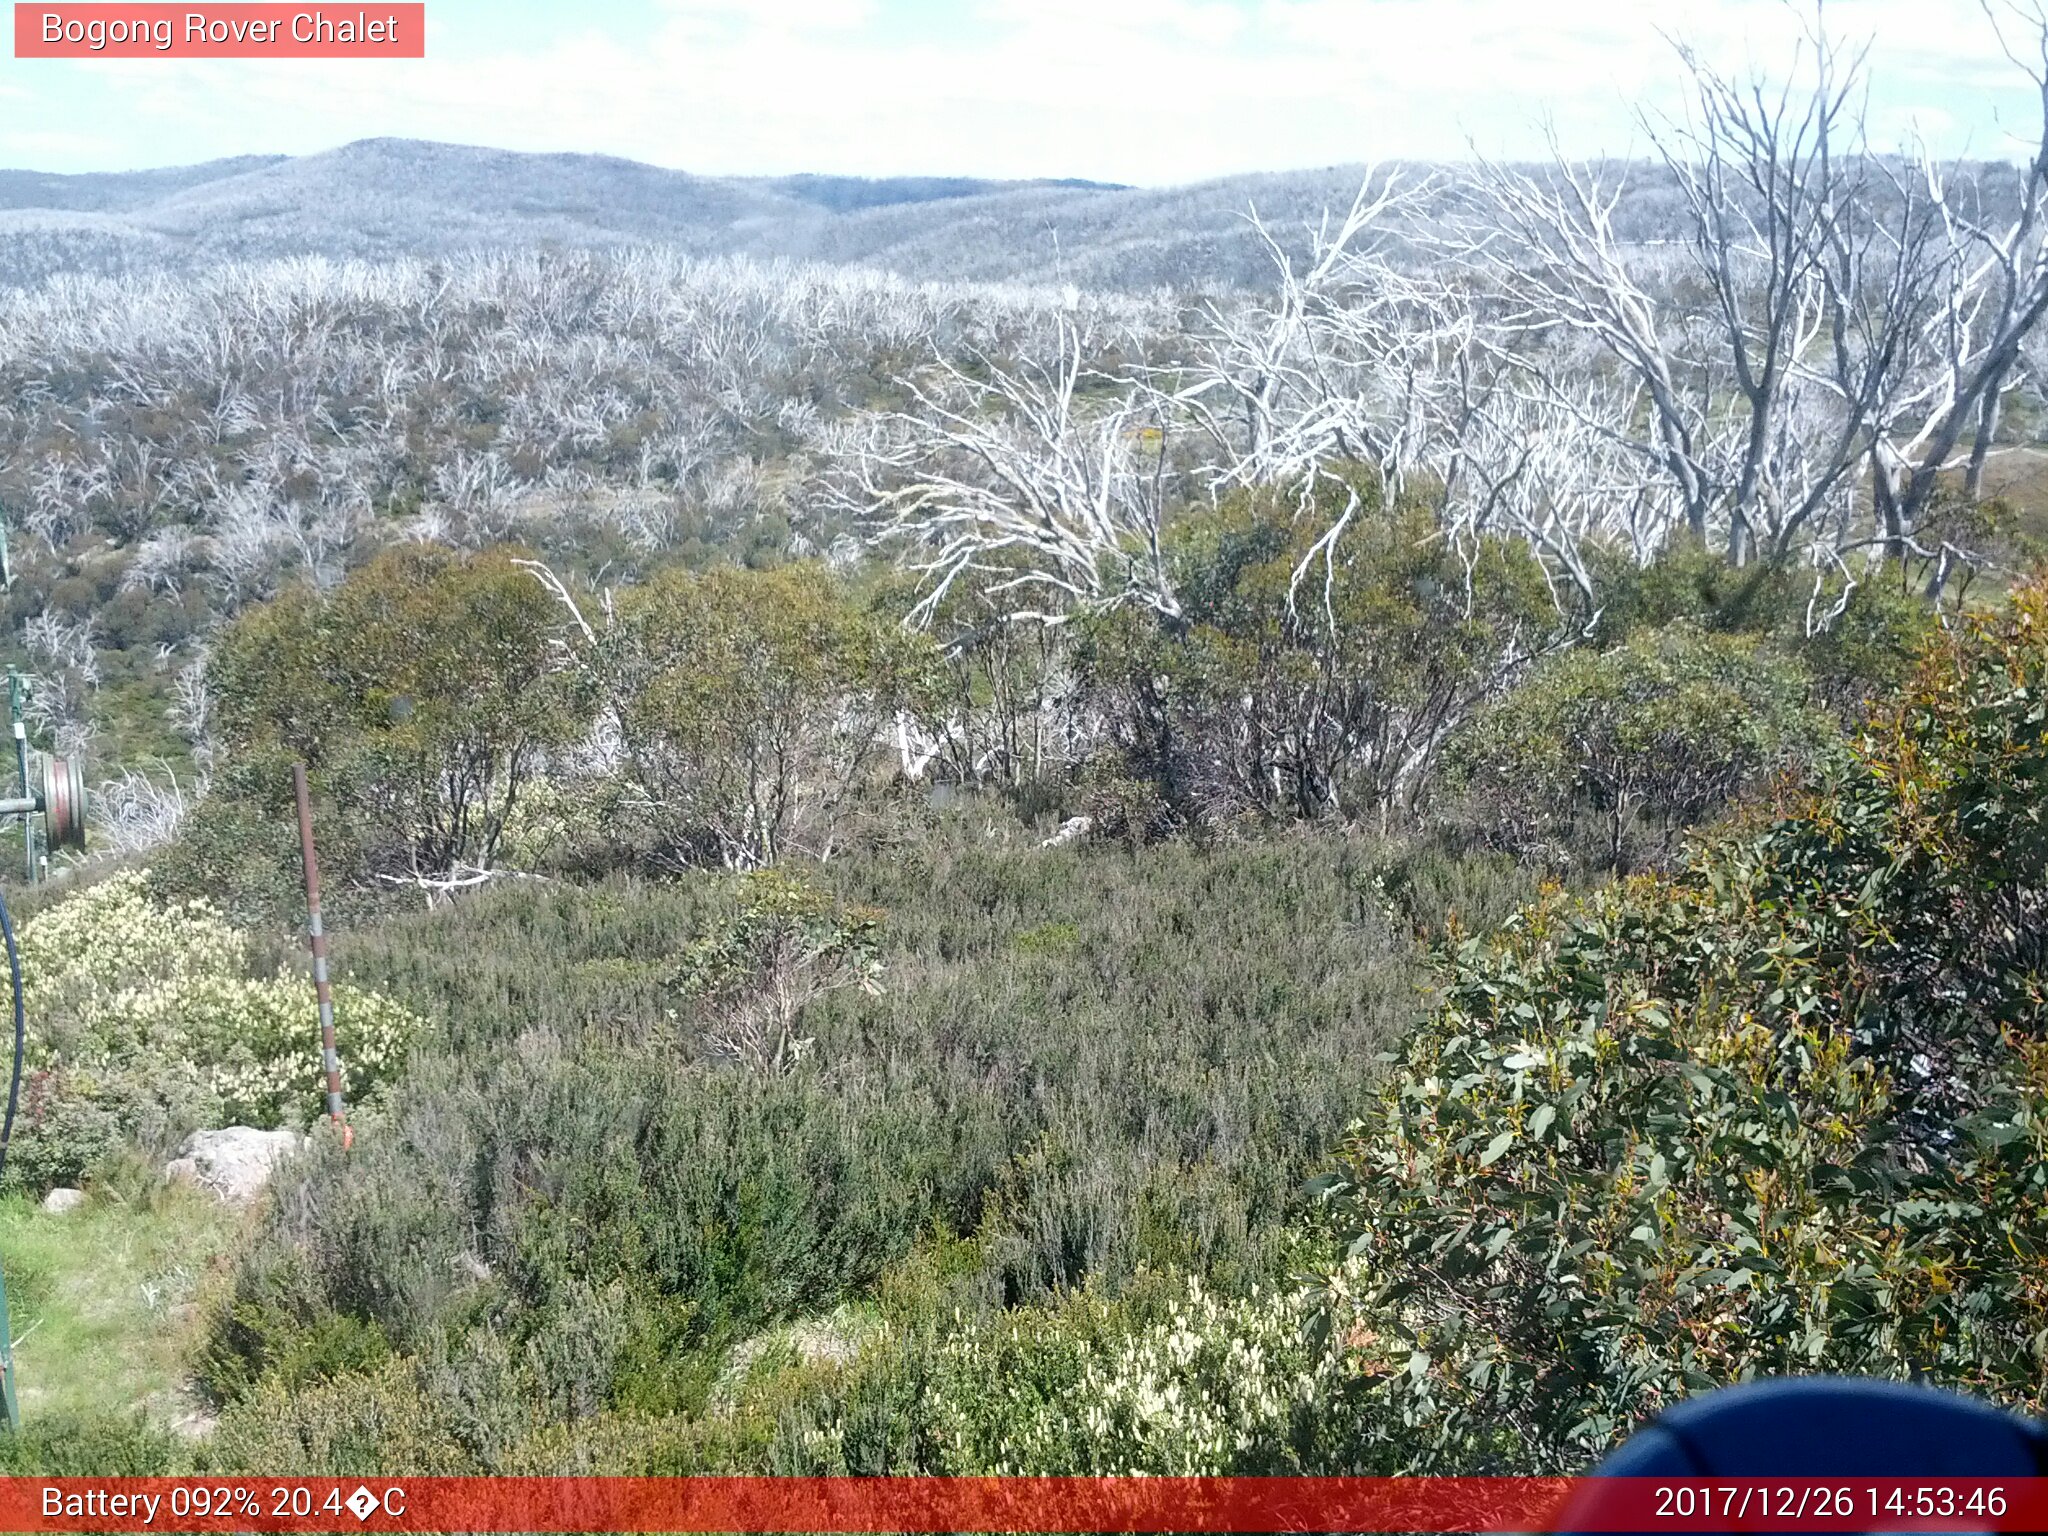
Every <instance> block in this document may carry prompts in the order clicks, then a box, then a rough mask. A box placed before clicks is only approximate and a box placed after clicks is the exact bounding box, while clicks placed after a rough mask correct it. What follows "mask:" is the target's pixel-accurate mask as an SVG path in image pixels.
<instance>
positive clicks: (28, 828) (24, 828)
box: [7, 667, 36, 885]
mask: <svg viewBox="0 0 2048 1536" xmlns="http://www.w3.org/2000/svg"><path fill="white" fill-rule="evenodd" d="M22 694H23V689H22V685H21V674H20V673H19V672H17V671H15V670H14V668H12V667H9V668H8V669H7V707H8V709H9V710H10V711H11V712H12V713H13V716H14V761H15V765H16V767H17V768H18V769H19V770H20V773H21V798H22V799H24V800H27V799H28V798H29V793H28V726H27V725H26V724H25V723H24V722H23V720H22ZM21 858H22V863H23V865H24V866H25V868H26V872H27V875H28V883H29V884H30V885H34V884H35V883H36V834H35V826H34V824H33V823H32V822H31V821H30V820H29V819H28V817H26V816H24V817H22V819H21Z"/></svg>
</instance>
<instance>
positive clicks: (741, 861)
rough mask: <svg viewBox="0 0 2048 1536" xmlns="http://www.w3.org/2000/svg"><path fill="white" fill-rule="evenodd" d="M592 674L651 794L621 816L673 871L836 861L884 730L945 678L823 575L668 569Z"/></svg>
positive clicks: (634, 774)
mask: <svg viewBox="0 0 2048 1536" xmlns="http://www.w3.org/2000/svg"><path fill="white" fill-rule="evenodd" d="M589 661H590V666H591V668H592V669H593V671H594V673H595V675H596V677H597V678H598V680H599V685H600V688H601V691H602V694H603V697H604V698H605V700H606V701H607V703H608V705H609V707H610V709H611V710H612V712H613V715H614V717H615V718H616V719H617V721H618V724H619V728H620V733H621V737H622V740H623V745H624V748H625V755H626V765H625V775H626V777H627V778H628V779H629V780H630V781H631V783H632V784H633V785H634V786H635V788H636V789H637V790H638V791H639V793H638V794H637V795H635V796H632V797H631V798H630V800H629V801H627V802H625V803H624V809H623V814H624V815H625V817H626V819H627V821H628V822H629V823H637V824H638V825H639V827H640V828H641V830H642V831H643V832H644V835H645V836H646V838H647V839H648V841H649V845H650V847H651V849H652V852H653V854H654V856H655V858H656V859H657V861H658V862H660V863H662V864H665V865H667V866H668V867H670V868H691V867H698V866H704V865H710V866H713V867H719V866H723V867H727V868H741V869H744V868H751V867H753V866H755V865H760V864H767V863H772V862H773V861H774V860H775V859H777V858H779V857H781V856H782V855H784V854H785V853H790V852H808V853H812V854H815V855H819V856H824V855H827V854H829V853H830V852H831V851H832V850H833V849H834V847H835V846H836V844H837V841H838V837H837V834H838V831H839V828H838V818H839V814H840V812H841V810H842V808H843V807H844V806H845V805H846V804H847V803H848V802H849V800H850V799H851V798H852V796H853V794H854V792H855V791H856V790H857V789H859V788H862V787H864V786H865V784H866V781H867V779H868V778H869V776H870V775H871V774H873V773H874V772H875V771H876V763H877V752H876V743H877V740H878V738H879V736H880V733H881V729H882V727H883V725H885V724H886V723H887V722H888V721H890V720H892V719H894V718H895V717H897V716H898V715H899V714H900V713H904V712H911V713H915V712H917V711H918V710H920V709H921V708H922V707H923V706H924V703H925V701H926V700H927V699H928V698H930V697H931V696H932V690H933V689H934V687H935V686H936V683H937V668H938V654H937V651H936V649H935V648H934V647H933V646H932V645H931V644H930V642H929V641H927V640H925V639H924V638H923V637H922V636H918V635H914V634H912V633H910V632H908V631H906V630H905V629H904V628H903V627H902V626H901V625H900V624H898V623H897V622H896V621H895V620H893V619H891V618H889V617H887V616H886V615H881V614H876V613H871V612H869V611H867V610H865V609H863V608H862V607H860V606H859V605H857V604H856V603H855V602H854V601H853V599H852V597H851V596H850V595H849V594H848V592H847V591H846V590H845V588H844V587H843V586H842V585H841V584H840V583H839V582H838V581H837V580H836V579H834V578H833V577H832V576H831V575H830V574H829V573H828V572H826V571H824V570H823V569H821V568H819V567H815V566H791V567H786V568H784V569H780V570H774V571H746V570H734V569H724V570H716V571H712V572H711V573H709V574H708V575H703V576H698V575H693V574H691V573H690V572H688V571H683V570H677V569H671V570H666V571H663V572H662V573H660V574H659V575H657V576H656V577H654V578H653V579H652V580H651V581H648V582H646V583H644V584H643V585H641V586H638V587H635V588H632V589H631V590H629V591H628V592H626V593H625V594H624V595H623V597H622V598H621V600H620V604H619V612H618V619H617V622H616V623H614V624H613V625H612V626H611V627H610V628H609V629H607V630H606V631H604V632H603V633H602V634H601V635H600V636H598V638H597V640H596V641H595V642H594V644H593V646H592V651H591V655H590V658H589Z"/></svg>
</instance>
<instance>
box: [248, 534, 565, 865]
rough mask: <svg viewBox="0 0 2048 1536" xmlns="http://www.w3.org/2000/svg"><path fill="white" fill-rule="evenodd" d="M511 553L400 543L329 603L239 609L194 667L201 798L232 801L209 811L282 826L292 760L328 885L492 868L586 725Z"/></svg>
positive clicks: (531, 588) (551, 616) (537, 601)
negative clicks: (200, 721)
mask: <svg viewBox="0 0 2048 1536" xmlns="http://www.w3.org/2000/svg"><path fill="white" fill-rule="evenodd" d="M522 554H523V552H522V551H520V550H518V549H517V548H510V547H507V548H499V549H492V550H487V551H484V552H482V553H479V554H474V555H459V554H456V553H453V552H451V551H448V550H443V549H439V548H436V547H434V546H431V545H426V544H405V545H401V546H398V547H396V548H393V549H389V550H386V551H385V552H384V553H383V554H381V555H379V556H378V557H377V558H376V559H375V560H373V561H371V562H370V563H369V564H368V565H366V566H364V567H362V568H361V569H359V570H356V571H354V572H351V573H350V575H349V577H348V578H347V579H346V580H345V581H343V582H342V584H341V585H340V586H339V587H338V588H337V589H336V590H335V591H334V592H333V593H332V594H331V595H329V596H324V597H323V596H318V595H316V594H314V593H312V592H311V591H308V590H305V589H297V590H294V591H291V592H288V593H286V594H285V595H283V596H281V597H279V598H277V599H275V600H274V601H272V602H270V603H267V604H265V605H263V606H261V607H258V608H253V609H250V610H249V611H247V612H245V613H244V614H243V615H242V616H241V617H240V618H239V619H237V620H236V622H235V623H234V624H233V625H232V626H231V627H230V628H229V629H228V630H227V631H226V633H225V634H223V635H222V637H221V639H220V641H219V643H218V644H217V645H216V646H215V648H214V650H213V653H212V656H211V658H210V660H209V662H208V666H207V680H208V683H209V685H210V686H211V687H212V689H213V690H214V692H215V694H216V696H217V711H216V712H217V715H218V728H219V734H220V737H221V745H222V750H223V753H224V755H225V758H226V765H225V770H226V771H224V772H223V774H222V775H221V776H220V778H219V779H218V780H217V782H216V784H215V786H214V789H213V792H212V794H211V795H210V796H209V797H208V798H209V800H214V799H224V800H228V801H231V802H232V803H231V804H224V805H223V806H221V807H219V808H218V809H216V810H214V811H212V812H211V817H212V818H213V819H219V818H222V817H228V816H233V815H236V814H239V815H240V816H241V817H242V818H243V819H248V818H252V817H253V818H256V819H259V820H261V821H263V822H264V823H266V824H268V825H281V826H283V827H286V828H288V827H289V826H290V824H291V819H292V814H293V813H292V789H291V783H292V781H291V774H290V765H291V763H292V761H293V760H294V759H297V760H299V761H302V762H304V763H305V764H306V765H307V769H308V773H309V776H310V777H311V779H312V780H313V785H314V788H315V791H316V793H317V795H318V798H319V800H320V819H321V822H322V826H321V827H320V829H319V830H320V833H321V836H320V846H321V849H322V851H323V853H324V854H325V855H326V862H327V865H328V868H329V870H330V872H331V876H332V877H333V881H334V883H335V884H337V885H339V884H341V883H343V881H344V880H345V879H363V880H366V881H367V880H374V879H383V880H387V881H396V882H408V881H413V880H418V879H428V880H432V879H436V878H439V877H442V876H445V875H448V874H449V873H451V872H462V871H466V870H473V869H490V868H492V867H494V866H495V865H496V863H497V862H498V860H499V857H500V855H501V853H502V851H503V846H504V840H505V837H506V833H507V828H508V826H510V825H512V824H513V822H514V817H515V815H516V813H517V811H518V808H519V800H520V796H521V794H522V793H523V792H524V791H525V789H526V788H527V786H528V784H529V783H530V781H531V780H533V779H534V778H535V777H536V775H537V773H538V770H539V769H540V767H541V764H542V760H543V759H544V757H545V755H546V754H547V752H548V751H549V750H550V749H552V748H558V747H561V746H563V745H565V744H567V743H568V742H570V741H573V740H574V739H576V738H577V737H578V736H579V735H580V734H582V733H583V731H584V730H585V729H586V728H587V723H588V722H587V712H586V711H585V709H584V707H583V705H582V703H581V702H580V701H579V700H577V698H576V697H575V696H574V690H573V689H572V688H571V687H570V684H569V679H568V677H567V676H566V674H565V673H564V672H563V671H562V669H561V668H560V667H558V666H557V664H556V662H557V657H556V651H555V644H554V636H555V631H556V629H557V627H558V626H559V624H560V623H561V618H562V615H561V613H560V612H559V610H558V608H557V606H556V604H555V601H554V599H553V598H551V597H550V596H549V595H548V594H547V592H546V591H545V590H544V589H543V587H542V586H541V584H540V583H539V582H538V581H537V580H535V579H534V577H533V575H532V574H531V573H530V572H528V571H527V570H525V569H522V568H521V567H520V565H519V563H518V562H519V560H520V558H521V557H522ZM272 835H273V838H275V842H274V844H273V846H274V847H275V848H277V849H279V850H281V849H282V848H283V847H284V846H285V839H284V838H283V837H282V835H280V834H277V833H273V834H272ZM253 873H254V872H253V871H252V874H253Z"/></svg>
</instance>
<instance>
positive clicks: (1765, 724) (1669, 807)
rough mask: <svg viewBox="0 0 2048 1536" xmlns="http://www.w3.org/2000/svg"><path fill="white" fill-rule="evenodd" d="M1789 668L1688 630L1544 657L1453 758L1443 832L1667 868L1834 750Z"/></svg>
mask: <svg viewBox="0 0 2048 1536" xmlns="http://www.w3.org/2000/svg"><path fill="white" fill-rule="evenodd" d="M1808 691H1809V684H1808V680H1807V677H1806V674H1805V672H1804V671H1803V669H1801V668H1800V667H1799V665H1798V664H1797V663H1796V662H1792V661H1789V660H1787V659H1785V658H1783V657H1779V656H1774V655H1771V654H1770V653H1768V652H1765V651H1762V650H1761V649H1759V647H1758V644H1757V642H1755V641H1754V640H1751V639H1748V638H1745V637H1741V636H1734V635H1714V634H1708V633H1703V632H1701V631H1698V630H1694V629H1691V628H1688V627H1686V626H1683V625H1675V626H1673V627H1671V628H1668V629H1664V630H1658V631H1654V632H1648V633H1644V634H1639V635H1637V636H1635V637H1633V638H1632V639H1630V640H1629V641H1627V642H1626V643H1624V644H1622V645H1620V646H1617V647H1616V648H1614V649H1613V650H1608V651H1595V650H1576V651H1571V652H1568V653H1566V654H1564V655H1562V656H1557V657H1553V658H1552V659H1550V660H1549V661H1547V662H1545V663H1543V664H1542V665H1541V666H1540V667H1538V668H1537V669H1536V671H1535V672H1533V673H1532V674H1531V675H1530V676H1529V677H1528V678H1527V679H1526V680H1525V681H1524V682H1523V683H1522V685H1521V686H1520V687H1518V688H1516V689H1515V690H1514V691H1513V692H1511V693H1509V694H1508V695H1507V696H1506V697H1505V698H1503V699H1501V700H1500V701H1499V702H1498V703H1496V704H1494V705H1493V706H1492V707H1491V708H1489V709H1488V710H1486V712H1485V713H1483V714H1482V715H1481V716H1479V718H1478V719H1476V720H1474V721H1473V722H1472V724H1471V725H1470V726H1469V727H1467V728H1466V729H1465V730H1464V731H1462V732H1461V733H1460V734H1459V735H1458V737H1457V738H1456V739H1455V740H1454V742H1453V743H1452V745H1451V747H1450V748H1449V751H1448V758H1449V765H1450V775H1449V777H1450V781H1451V785H1450V792H1451V795H1452V797H1453V809H1452V811H1451V816H1452V818H1453V820H1455V821H1457V822H1460V823H1463V824H1465V825H1469V826H1472V827H1475V828H1476V829H1477V830H1478V831H1479V833H1480V834H1481V835H1482V836H1483V837H1484V838H1486V839H1487V840H1488V841H1490V842H1494V843H1496V844H1501V845H1505V846H1507V847H1508V848H1509V849H1511V850H1512V851H1514V852H1516V853H1518V854H1520V855H1523V856H1525V857H1532V858H1536V859H1539V860H1547V861H1549V862H1553V863H1574V862H1578V861H1580V860H1587V859H1589V860H1591V861H1592V862H1594V863H1595V864H1596V865H1599V866H1605V867H1609V868H1620V869H1628V868H1630V867H1632V866H1636V865H1641V864H1645V863H1651V864H1654V863H1662V862H1664V861H1666V860H1668V859H1669V858H1670V856H1671V854H1672V851H1673V849H1674V846H1675V844H1676V841H1677V839H1678V838H1679V837H1680V836H1681V835H1682V834H1683V833H1684V832H1685V831H1686V830H1687V829H1688V828H1690V827H1693V826H1696V825H1698V824H1700V823H1701V822H1704V821H1707V820H1709V819H1711V818H1712V817H1714V816H1716V815H1718V814H1719V813H1721V812H1722V811H1723V810H1725V809H1726V808H1727V807H1728V806H1730V805H1731V804H1733V803H1735V802H1736V801H1737V800H1738V799H1739V798H1741V797H1743V796H1745V795H1755V794H1757V793H1759V792H1760V791H1762V790H1764V789H1766V788H1767V787H1769V785H1770V784H1771V782H1772V781H1773V780H1774V779H1775V778H1776V777H1777V776H1779V775H1780V774H1783V773H1785V772H1787V771H1788V770H1790V769H1793V768H1796V767H1798V766H1800V765H1803V764H1804V763H1806V762H1808V761H1810V760H1811V759H1812V758H1813V757H1814V756H1815V755H1816V754H1817V753H1818V752H1819V751H1820V750H1821V749H1822V747H1823V745H1824V744H1825V742H1826V741H1827V739H1828V737H1829V734H1830V733H1829V728H1828V726H1827V724H1826V721H1825V718H1824V717H1822V716H1821V715H1819V713H1818V712H1817V711H1815V710H1814V709H1813V708H1812V707H1811V706H1809V705H1808V703H1807V696H1808Z"/></svg>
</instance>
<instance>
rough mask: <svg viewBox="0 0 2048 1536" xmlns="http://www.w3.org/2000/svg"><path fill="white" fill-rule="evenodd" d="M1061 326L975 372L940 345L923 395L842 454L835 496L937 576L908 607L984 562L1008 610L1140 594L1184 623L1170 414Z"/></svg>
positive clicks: (1041, 614)
mask: <svg viewBox="0 0 2048 1536" xmlns="http://www.w3.org/2000/svg"><path fill="white" fill-rule="evenodd" d="M1059 339H1060V355H1059V357H1058V358H1057V359H1056V360H1055V361H1054V362H1053V363H1051V364H1050V365H1038V364H1035V363H1023V364H1019V365H1017V366H1015V367H1006V366H1003V365H1000V364H997V363H996V362H994V361H992V360H990V359H988V358H986V357H983V358H980V359H978V360H977V372H976V373H975V374H970V373H969V372H967V371H966V370H965V369H963V368H961V367H960V366H958V365H956V364H954V363H952V362H950V361H947V360H941V361H939V362H937V363H936V364H934V365H933V366H932V368H931V369H930V370H929V371H928V372H927V374H926V375H925V376H924V377H922V378H911V379H908V380H906V381H905V383H906V386H907V387H908V389H909V390H910V392H911V393H912V395H913V396H914V397H915V401H916V407H917V408H916V409H914V410H910V411H903V412H897V413H893V414H892V415H890V416H888V417H886V418H885V419H884V420H883V421H882V422H880V423H879V424H878V429H877V430H875V431H874V432H872V433H871V434H870V435H869V436H868V437H867V440H866V441H865V443H863V444H862V445H861V447H860V448H859V449H858V450H857V451H856V452H855V453H854V454H853V455H852V457H851V460H850V462H849V463H848V464H847V465H846V466H845V470H844V475H843V480H842V483H841V484H840V486H839V488H838V491H839V500H840V502H841V504H842V505H844V506H847V507H850V508H851V509H853V510H854V511H856V512H857V513H858V514H859V515H861V516H862V517H864V518H865V519H867V520H868V523H869V526H870V527H871V528H872V530H873V537H874V541H875V542H876V543H877V544H878V545H879V546H880V547H883V548H885V549H888V550H890V551H892V552H893V553H895V554H896V555H897V556H898V557H899V558H900V559H901V560H902V561H903V563H904V564H906V565H907V566H908V567H909V568H910V569H912V570H914V571H918V572H920V573H922V574H923V575H924V576H926V577H927V578H928V580H927V584H926V590H925V592H924V595H923V597H922V599H921V601H920V603H919V604H918V606H917V609H916V611H915V613H914V614H913V618H915V619H923V618H925V617H928V616H929V615H930V614H931V613H932V612H933V610H934V609H935V608H936V607H937V606H938V605H939V604H940V603H942V602H943V601H944V599H945V597H946V594H947V592H948V591H949V590H950V589H951V587H952V585H953V583H954V582H955V581H957V580H959V579H960V577H961V576H963V575H964V574H966V573H968V572H977V573H980V574H981V575H984V576H986V577H987V578H989V579H988V581H987V582H986V584H985V585H984V588H983V590H984V591H985V592H986V593H987V594H988V595H989V596H990V597H991V598H994V599H996V600H997V601H1000V602H1001V603H1002V604H1003V609H1004V616H1005V617H1006V618H1008V619H1012V620H1017V619H1026V620H1032V621H1036V622H1040V623H1048V624H1058V623H1063V622H1065V621H1066V620H1067V619H1069V618H1071V617H1072V616H1073V615H1075V614H1076V613H1079V612H1082V611H1086V610H1100V609H1104V608H1111V607H1117V606H1122V605H1126V604H1132V605H1137V606H1140V607H1143V608H1146V609H1149V610H1150V611H1152V612H1154V613H1156V614H1158V615H1159V616H1160V617H1161V618H1163V619H1166V620H1167V621H1169V622H1178V620H1179V618H1180V604H1179V601H1178V599H1177V598H1176V597H1175V595H1174V590H1173V581H1172V577H1171V574H1170V573H1169V571H1168V569H1167V563H1166V556H1165V552H1164V549H1163V547H1162V544H1161V535H1162V532H1163V529H1164V524H1165V520H1166V515H1167V511H1168V509H1169V506H1170V504H1171V502H1172V500H1173V495H1174V492H1175V490H1176V488H1177V475H1176V470H1175V466H1174V463H1173V455H1172V452H1171V448H1172V434H1173V427H1174V422H1173V420H1172V418H1171V416H1170V415H1168V414H1167V413H1165V412H1163V411H1162V410H1160V409H1159V407H1158V402H1157V401H1156V399H1154V398H1153V397H1151V396H1148V395H1146V394H1143V393H1140V392H1136V391H1133V390H1131V389H1130V388H1129V386H1128V381H1125V380H1120V379H1115V378H1110V377H1107V376H1105V375H1103V374H1100V373H1097V372H1095V371H1094V370H1092V369H1091V368H1090V367H1089V366H1088V362H1087V359H1086V357H1085V355H1084V349H1083V346H1082V341H1081V337H1080V335H1079V334H1078V332H1077V331H1076V330H1075V329H1074V328H1073V327H1072V326H1069V325H1064V324H1063V325H1061V326H1060V328H1059ZM1091 391H1094V392H1095V393H1096V394H1097V395H1099V396H1100V398H1099V399H1098V398H1091V395H1090V392H1091Z"/></svg>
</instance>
